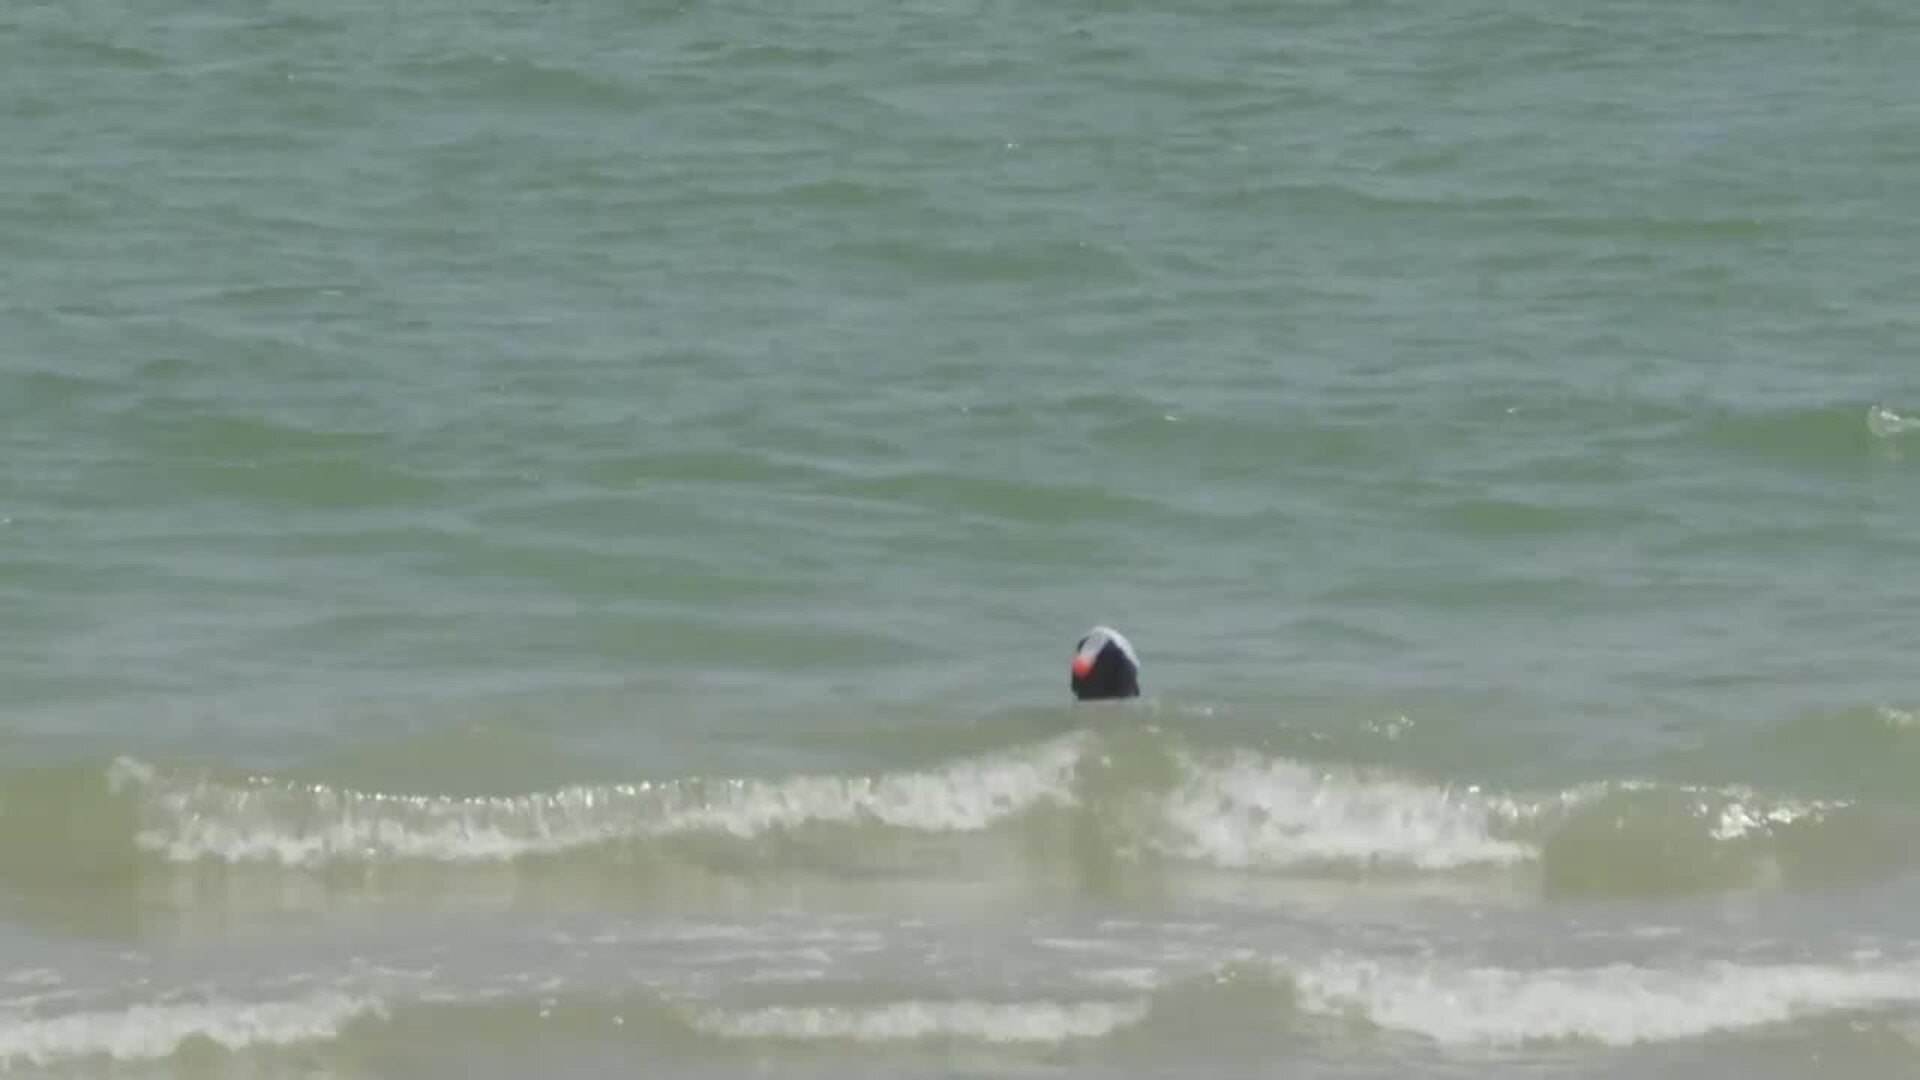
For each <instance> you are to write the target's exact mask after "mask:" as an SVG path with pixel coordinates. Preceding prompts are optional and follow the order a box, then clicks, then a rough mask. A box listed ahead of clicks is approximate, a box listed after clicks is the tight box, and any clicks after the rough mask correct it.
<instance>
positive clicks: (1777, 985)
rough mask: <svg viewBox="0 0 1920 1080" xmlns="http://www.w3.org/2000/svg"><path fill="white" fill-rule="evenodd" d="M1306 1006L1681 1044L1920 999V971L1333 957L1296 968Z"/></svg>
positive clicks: (1485, 1037) (1461, 1030)
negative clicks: (1444, 964) (1542, 965)
mask: <svg viewBox="0 0 1920 1080" xmlns="http://www.w3.org/2000/svg"><path fill="white" fill-rule="evenodd" d="M1294 981H1295V983H1296V985H1297V987H1298V993H1299V1002H1300V1005H1301V1007H1302V1008H1304V1009H1307V1010H1309V1011H1313V1012H1320V1013H1331V1014H1336V1015H1348V1016H1357V1017H1360V1018H1363V1019H1365V1020H1366V1021H1368V1022H1370V1023H1372V1024H1375V1025H1377V1026H1379V1027H1382V1028H1388V1029H1392V1030H1396V1031H1403V1032H1408V1033H1412V1034H1415V1035H1420V1036H1424V1037H1426V1038H1430V1039H1433V1040H1434V1041H1436V1042H1440V1043H1446V1044H1456V1045H1472V1044H1479V1045H1495V1046H1521V1045H1528V1044H1542V1043H1566V1042H1588V1043H1599V1044H1602V1045H1607V1046H1628V1045H1633V1044H1636V1043H1650V1042H1670V1041H1674V1040H1679V1039H1688V1038H1696V1037H1699V1036H1703V1035H1708V1034H1713V1033H1717V1032H1734V1031H1744V1030H1750V1029H1755V1028H1761V1027H1766V1026H1770V1025H1773V1024H1778V1023H1783V1022H1787V1021H1792V1020H1797V1019H1802V1018H1806V1017H1812V1016H1818V1015H1822V1014H1827V1013H1834V1012H1844V1011H1850V1010H1856V1009H1870V1008H1886V1007H1893V1006H1911V1005H1913V1004H1915V1003H1920V971H1915V970H1913V969H1910V968H1870V967H1842V966H1826V965H1817V964H1801V965H1777V966H1753V965H1743V964H1735V963H1720V964H1713V965H1707V966H1703V967H1699V968H1696V969H1691V970H1685V969H1662V968H1651V967H1641V966H1637V965H1630V964H1614V965H1609V966H1606V967H1596V968H1560V969H1546V970H1537V971H1525V970H1513V969H1504V968H1486V967H1482V968H1462V969H1446V968H1440V967H1411V966H1409V967H1394V966H1389V965H1384V964H1380V963H1376V962H1372V961H1367V960H1346V961H1332V962H1325V963H1320V964H1315V965H1312V966H1309V967H1305V968H1302V969H1301V970H1300V971H1298V972H1296V973H1295V975H1294Z"/></svg>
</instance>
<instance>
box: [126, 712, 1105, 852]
mask: <svg viewBox="0 0 1920 1080" xmlns="http://www.w3.org/2000/svg"><path fill="white" fill-rule="evenodd" d="M1081 753H1082V740H1081V739H1080V738H1077V737H1067V738H1062V739H1058V740H1054V741H1052V742H1048V743H1043V744H1040V745H1038V746H1034V747H1028V748H1024V749H1022V750H1020V751H1015V752H1012V753H1008V754H1002V755H995V756H989V757H982V758H974V759H968V760H963V761H960V762H956V763H954V764H952V765H950V766H948V767H945V768H941V769H936V770H932V771H926V772H912V773H894V774H885V775H881V776H878V777H838V776H797V777H790V778H786V779H780V780H729V781H718V782H710V783H709V782H698V781H671V782H667V783H661V784H651V783H642V784H619V785H611V786H605V787H572V788H565V789H561V790H559V791H553V792H540V793H534V794H528V795H517V796H505V797H489V798H451V797H445V796H428V795H390V794H385V793H380V792H363V791H353V790H348V789H340V788H334V787H329V786H326V785H318V784H313V785H289V784H270V783H264V782H255V783H251V784H246V785H233V784H222V783H217V782H210V781H203V780H192V779H178V778H173V777H168V776H165V775H162V774H160V773H159V772H157V770H155V769H153V768H152V767H151V766H149V765H147V764H145V763H143V762H138V761H133V760H130V759H123V760H122V761H120V762H116V763H115V764H114V766H113V767H112V768H111V769H110V770H109V773H108V779H109V782H110V784H111V785H112V786H113V788H114V789H115V790H116V791H120V792H127V793H130V794H132V795H133V796H134V797H135V799H136V806H137V807H138V809H139V811H140V814H141V820H140V828H139V831H138V834H137V836H136V837H135V840H136V843H137V844H138V845H139V847H140V848H141V850H143V851H147V852H150V853H153V854H156V855H159V856H161V857H163V858H166V859H168V860H170V861H175V862H192V861H196V860H199V859H202V858H214V859H218V860H221V861H225V862H235V863H243V862H266V863H279V864H282V865H287V866H312V865H318V864H323V863H326V862H329V861H333V860H339V859H426V860H435V861H447V862H473V861H502V860H507V859H512V858H515V857H519V856H522V855H528V854H537V853H551V852H558V851H567V850H572V849H577V848H583V847H590V846H593V845H597V844H602V843H607V842H610V841H617V840H622V839H634V838H644V837H650V836H666V835H674V834H682V833H696V832H718V833H723V834H726V835H730V836H735V837H742V838H750V837H756V836H761V835H765V834H766V833H768V832H771V831H774V830H778V829H787V828H794V827H797V826H802V825H808V824H820V823H827V824H855V823H860V822H869V821H870V822H876V823H879V824H884V825H888V826H892V827H895V828H903V829H916V830H922V831H928V832H967V831H977V830H981V829H986V828H989V827H991V826H993V825H994V824H995V823H997V822H999V821H1001V820H1002V819H1004V818H1006V817H1009V816H1011V815H1014V814H1018V813H1021V812H1023V811H1026V810H1029V809H1031V808H1033V807H1035V806H1037V805H1040V804H1042V803H1047V802H1053V803H1057V804H1063V805H1064V804H1069V803H1071V802H1072V801H1073V798H1074V796H1073V779H1074V773H1075V771H1076V768H1077V766H1078V763H1079V760H1080V756H1081Z"/></svg>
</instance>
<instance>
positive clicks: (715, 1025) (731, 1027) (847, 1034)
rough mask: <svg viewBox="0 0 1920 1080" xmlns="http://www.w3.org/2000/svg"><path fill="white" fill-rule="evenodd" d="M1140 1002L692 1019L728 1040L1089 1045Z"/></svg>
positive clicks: (905, 1007) (810, 1010) (766, 1012)
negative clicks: (1082, 1041)
mask: <svg viewBox="0 0 1920 1080" xmlns="http://www.w3.org/2000/svg"><path fill="white" fill-rule="evenodd" d="M1146 1014H1147V1003H1146V1002H1144V1001H1099V1002H1078V1003H1074V1004H1062V1003H1059V1002H1053V1001H1031V1002H1018V1003H1002V1002H986V1001H902V1002H893V1003H890V1004H886V1005H877V1006H871V1007H866V1008H837V1007H812V1006H807V1007H801V1006H777V1007H771V1008H763V1009H749V1010H742V1011H711V1012H706V1013H702V1014H700V1015H699V1016H698V1017H696V1018H695V1020H694V1025H695V1026H696V1027H697V1028H699V1029H700V1030H701V1031H703V1032H706V1033H707V1034H709V1035H717V1036H720V1037H722V1038H734V1039H843V1040H852V1041H855V1042H901V1041H909V1040H919V1039H936V1038H946V1039H956V1038H957V1039H972V1040H976V1041H980V1042H991V1043H1058V1042H1065V1041H1068V1040H1071V1039H1095V1038H1100V1037H1102V1036H1105V1035H1110V1034H1112V1033H1113V1032H1115V1031H1118V1030H1119V1029H1121V1028H1122V1027H1126V1026H1128V1025H1131V1024H1135V1023H1138V1022H1139V1021H1140V1019H1141V1018H1142V1017H1144V1016H1145V1015H1146Z"/></svg>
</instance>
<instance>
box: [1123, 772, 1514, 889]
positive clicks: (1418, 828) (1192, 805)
mask: <svg viewBox="0 0 1920 1080" xmlns="http://www.w3.org/2000/svg"><path fill="white" fill-rule="evenodd" d="M1181 764H1182V772H1183V773H1184V778H1183V780H1182V782H1181V783H1180V785H1179V786H1178V787H1176V788H1175V789H1174V791H1173V792H1171V793H1170V794H1169V795H1167V796H1166V798H1165V800H1164V810H1165V819H1166V822H1167V824H1168V826H1170V829H1169V832H1168V834H1167V836H1166V837H1165V838H1164V839H1163V840H1162V841H1161V842H1160V844H1159V845H1158V846H1159V847H1160V848H1161V850H1162V851H1164V852H1165V853H1167V854H1170V855H1175V856H1179V857H1185V858H1193V859H1198V860H1201V861H1204V862H1207V863H1211V864H1213V865H1215V866H1219V867H1223V868H1227V869H1248V868H1258V867H1266V868H1283V867H1291V866H1298V865H1314V864H1335V865H1360V866H1405V867H1410V868H1413V869H1419V870H1443V869H1455V868H1459V867H1466V866H1476V865H1497V866H1507V865H1512V864H1515V863H1519V862H1523V861H1526V860H1528V859H1530V858H1531V857H1532V856H1533V855H1534V851H1533V850H1532V849H1531V848H1529V847H1528V846H1527V845H1525V844H1522V843H1518V842H1515V841H1512V840H1505V839H1500V838H1498V837H1495V836H1494V835H1492V833H1491V832H1490V826H1491V824H1492V823H1493V821H1494V819H1495V815H1494V813H1493V811H1494V809H1495V807H1494V805H1493V803H1492V802H1491V801H1490V800H1488V799H1486V798H1484V797H1483V796H1481V795H1480V794H1479V792H1478V791H1476V790H1473V789H1467V790H1464V791H1452V790H1448V789H1445V788H1439V787H1432V786H1426V785H1420V784H1415V783H1410V782H1407V781H1404V780H1400V779H1397V778H1392V777H1369V776H1366V775H1363V774H1358V773H1348V772H1342V771H1336V770H1325V769H1313V768H1309V767H1308V766H1306V765H1303V764H1301V763H1298V762H1295V761H1289V760H1286V759H1270V758H1262V757H1260V756H1258V755H1255V754H1252V753H1249V752H1245V751H1240V752H1235V753H1232V754H1230V755H1228V756H1226V757H1225V758H1224V759H1223V760H1213V761H1207V760H1202V759H1199V758H1194V757H1184V758H1183V760H1182V762H1181Z"/></svg>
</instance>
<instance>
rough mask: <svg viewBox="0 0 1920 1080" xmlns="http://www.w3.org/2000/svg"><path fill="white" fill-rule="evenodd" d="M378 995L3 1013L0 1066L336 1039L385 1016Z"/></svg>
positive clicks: (143, 1057) (135, 1057)
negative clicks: (201, 1045) (197, 1043)
mask: <svg viewBox="0 0 1920 1080" xmlns="http://www.w3.org/2000/svg"><path fill="white" fill-rule="evenodd" d="M384 1014H385V1010H384V1007H383V1006H382V1005H381V1003H379V1002H378V1001H373V1000H370V999H365V998H356V997H348V996H344V995H340V994H320V995H316V996H314V997H310V998H304V999H298V1000H293V1001H277V1002H251V1003H242V1002H222V1001H207V1002H198V1003H192V1004H168V1005H136V1006H134V1007H132V1008H129V1009H125V1010H121V1011H117V1012H106V1011H102V1012H80V1013H68V1014H65V1015H60V1016H23V1015H12V1016H7V1015H0V1068H17V1067H20V1066H34V1067H45V1066H49V1065H54V1064H58V1063H61V1062H70V1061H75V1060H84V1059H87V1058H93V1057H108V1058H112V1059H114V1060H116V1061H138V1060H153V1059H158V1058H166V1057H171V1056H172V1055H174V1054H175V1053H178V1052H179V1051H180V1050H181V1049H182V1048H183V1046H184V1045H185V1044H186V1043H188V1042H189V1041H190V1040H195V1039H205V1040H208V1041H210V1042H213V1043H214V1044H216V1045H219V1046H221V1047H224V1048H226V1049H228V1050H242V1049H247V1048H251V1047H263V1046H289V1045H293V1044H297V1043H304V1042H316V1041H320V1040H325V1039H332V1038H335V1037H337V1036H338V1035H339V1033H340V1029H341V1028H342V1027H343V1026H344V1025H346V1024H347V1023H348V1022H350V1021H352V1020H355V1019H357V1018H360V1017H364V1016H380V1015H384Z"/></svg>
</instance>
